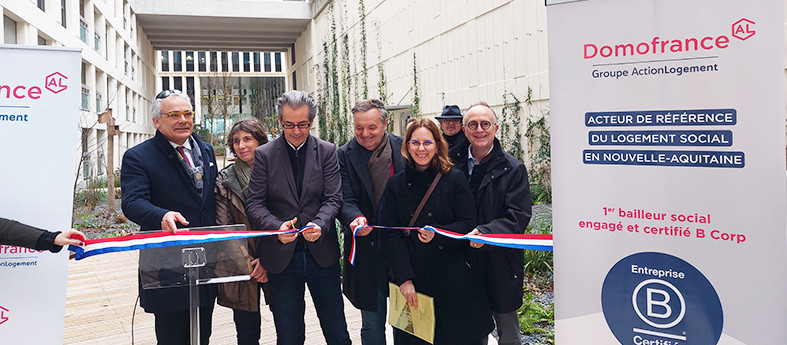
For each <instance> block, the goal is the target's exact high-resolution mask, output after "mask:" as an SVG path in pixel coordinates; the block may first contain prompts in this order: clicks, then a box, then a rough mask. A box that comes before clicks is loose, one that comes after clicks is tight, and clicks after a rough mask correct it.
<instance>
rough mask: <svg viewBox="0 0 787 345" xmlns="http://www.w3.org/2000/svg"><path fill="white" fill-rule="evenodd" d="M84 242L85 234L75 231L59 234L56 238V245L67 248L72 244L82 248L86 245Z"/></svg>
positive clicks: (70, 230)
mask: <svg viewBox="0 0 787 345" xmlns="http://www.w3.org/2000/svg"><path fill="white" fill-rule="evenodd" d="M84 241H85V234H83V233H81V232H79V231H78V230H74V229H69V230H66V231H63V232H61V233H59V234H57V236H56V237H55V244H56V245H58V246H65V245H67V244H71V245H75V246H80V247H81V246H84V245H85V242H84Z"/></svg>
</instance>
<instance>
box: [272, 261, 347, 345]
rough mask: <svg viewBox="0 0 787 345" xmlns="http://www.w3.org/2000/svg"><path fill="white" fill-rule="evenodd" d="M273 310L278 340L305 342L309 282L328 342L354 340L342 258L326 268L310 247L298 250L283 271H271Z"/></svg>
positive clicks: (293, 344)
mask: <svg viewBox="0 0 787 345" xmlns="http://www.w3.org/2000/svg"><path fill="white" fill-rule="evenodd" d="M268 278H269V279H270V286H271V291H270V292H271V295H272V297H273V298H272V299H271V301H270V306H271V311H272V312H273V323H274V325H275V326H276V344H278V345H302V344H303V343H304V341H305V340H306V336H305V332H306V326H305V325H304V321H303V316H304V313H305V312H306V303H305V301H304V296H305V292H306V290H305V285H307V286H309V292H310V293H311V295H312V301H313V302H314V309H315V311H316V312H317V317H318V318H319V319H320V327H321V328H322V334H323V336H324V337H325V342H326V344H328V345H348V344H350V343H351V342H350V334H349V333H348V332H347V321H346V320H345V316H344V300H343V299H342V291H341V283H340V281H339V262H338V261H337V262H336V263H335V264H333V265H331V266H330V267H327V268H323V267H320V265H319V264H317V261H315V260H314V257H312V255H311V253H309V251H308V250H307V249H304V250H296V251H295V253H293V255H292V259H291V260H290V263H289V264H288V265H287V267H286V268H285V269H284V271H282V272H281V273H279V274H272V273H268Z"/></svg>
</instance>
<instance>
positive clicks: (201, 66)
mask: <svg viewBox="0 0 787 345" xmlns="http://www.w3.org/2000/svg"><path fill="white" fill-rule="evenodd" d="M197 62H198V66H197V67H198V68H199V71H200V72H205V65H206V64H207V61H205V52H199V53H197Z"/></svg>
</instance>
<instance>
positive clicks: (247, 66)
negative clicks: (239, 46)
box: [243, 52, 251, 72]
mask: <svg viewBox="0 0 787 345" xmlns="http://www.w3.org/2000/svg"><path fill="white" fill-rule="evenodd" d="M243 71H244V72H251V54H250V53H249V52H244V53H243Z"/></svg>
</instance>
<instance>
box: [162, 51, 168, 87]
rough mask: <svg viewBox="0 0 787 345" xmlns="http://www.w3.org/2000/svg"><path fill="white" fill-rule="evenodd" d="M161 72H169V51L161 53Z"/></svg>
mask: <svg viewBox="0 0 787 345" xmlns="http://www.w3.org/2000/svg"><path fill="white" fill-rule="evenodd" d="M161 71H162V72H169V50H162V51H161ZM164 90H166V89H164Z"/></svg>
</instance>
